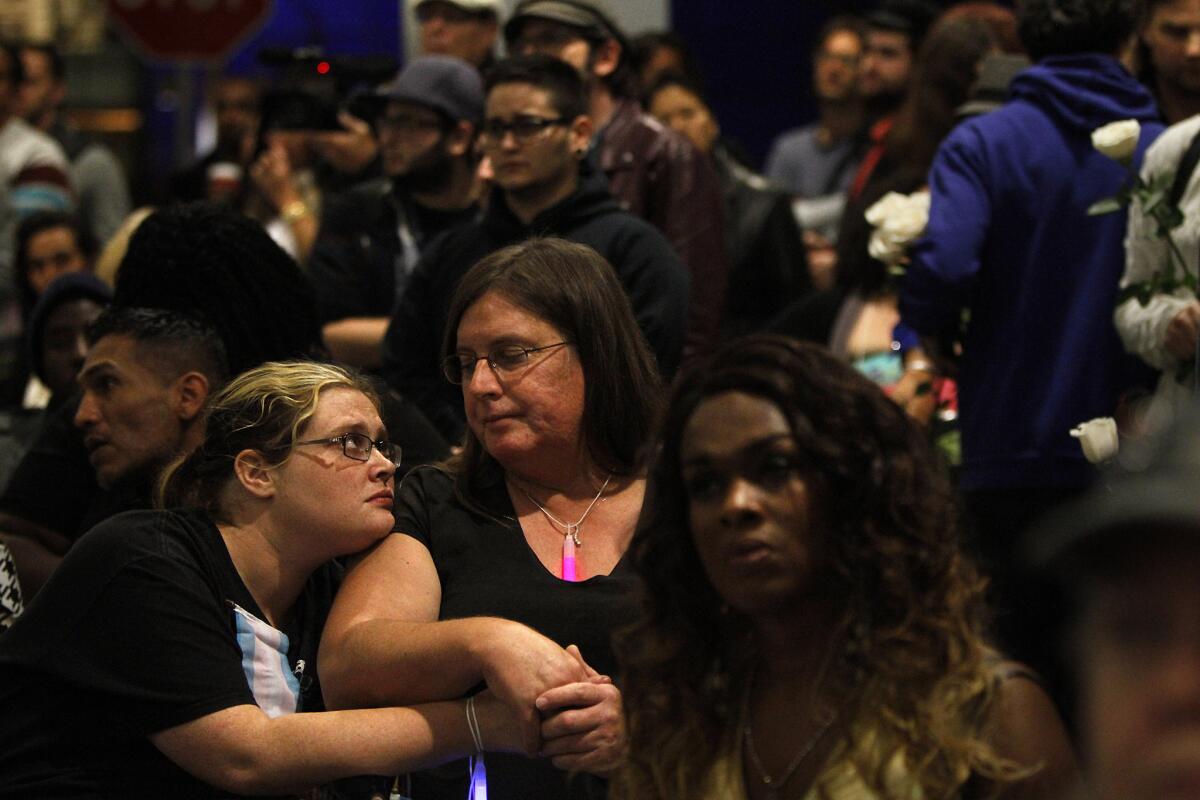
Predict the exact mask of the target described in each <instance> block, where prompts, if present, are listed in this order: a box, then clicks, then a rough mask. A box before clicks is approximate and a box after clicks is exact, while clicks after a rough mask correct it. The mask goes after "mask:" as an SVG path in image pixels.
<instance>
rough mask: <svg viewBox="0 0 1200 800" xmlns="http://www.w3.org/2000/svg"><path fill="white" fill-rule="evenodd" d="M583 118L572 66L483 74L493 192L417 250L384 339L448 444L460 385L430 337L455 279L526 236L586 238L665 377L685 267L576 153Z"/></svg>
mask: <svg viewBox="0 0 1200 800" xmlns="http://www.w3.org/2000/svg"><path fill="white" fill-rule="evenodd" d="M591 133H592V123H591V119H590V118H589V117H588V116H587V103H586V100H585V96H584V89H583V82H582V80H581V79H580V77H579V75H578V73H577V72H576V71H575V70H573V69H571V68H570V67H569V66H567V65H565V64H563V63H562V62H560V61H556V60H554V59H551V58H548V57H546V56H540V57H533V58H528V59H513V60H511V61H502V62H500V63H498V64H497V65H496V66H495V67H493V68H492V69H491V70H490V71H489V72H488V79H487V102H486V116H485V120H484V123H483V126H482V133H481V146H482V149H483V152H484V154H485V155H486V156H487V157H488V158H490V159H491V163H492V169H493V171H494V173H495V178H494V183H495V189H494V190H493V193H492V195H491V198H490V200H489V203H488V205H487V212H486V214H485V215H484V216H483V217H482V218H481V219H479V220H478V221H476V222H473V223H471V224H469V225H466V226H463V227H461V228H458V229H456V230H455V231H453V232H451V233H447V234H445V235H443V236H442V237H441V238H439V239H438V240H437V241H436V242H434V243H433V244H432V245H430V247H429V249H428V250H427V251H426V252H425V253H424V254H422V256H421V263H420V264H418V265H417V269H416V270H415V272H414V273H413V275H412V277H411V278H410V279H409V282H408V287H407V288H406V290H405V292H404V297H403V299H402V301H401V304H400V307H399V310H398V311H397V313H396V315H395V316H394V317H393V319H392V322H391V325H390V326H389V328H388V332H387V338H386V339H385V341H384V376H385V378H386V379H387V380H388V383H390V384H391V385H392V386H394V387H395V388H396V389H398V390H399V391H400V392H401V394H403V395H405V396H406V397H407V398H409V399H410V400H412V401H413V402H414V403H416V404H417V405H418V406H419V407H420V408H421V409H422V410H423V411H424V412H425V414H426V416H427V417H428V418H429V420H430V421H431V422H433V423H434V425H435V426H436V427H437V428H438V429H439V430H440V431H441V432H442V434H443V435H444V436H446V438H447V439H448V440H449V441H458V439H459V438H460V434H461V432H462V429H463V410H462V397H461V393H459V392H458V391H456V390H455V388H454V387H452V386H450V384H448V383H447V382H446V381H445V379H444V378H443V377H442V372H441V341H442V334H443V329H444V328H445V325H446V315H447V313H448V310H449V303H450V298H451V295H452V293H453V291H454V287H455V285H456V284H457V283H458V280H459V278H461V277H462V276H463V274H465V273H466V271H467V270H468V269H470V267H471V266H472V265H474V264H475V263H476V262H477V261H479V260H480V259H481V258H483V257H484V256H486V255H487V254H489V253H491V252H493V251H495V250H499V249H500V248H501V247H504V246H506V245H509V244H514V243H516V242H519V241H522V240H524V239H526V238H528V237H530V236H559V237H562V238H564V239H569V240H571V241H574V242H579V243H580V244H586V245H588V246H590V247H592V248H593V249H595V250H596V251H597V252H599V253H600V255H602V256H603V257H604V258H605V259H606V260H607V261H608V262H609V263H610V264H612V266H613V268H614V269H615V270H616V273H617V276H618V277H619V278H620V280H621V283H622V284H623V285H624V287H625V290H626V291H627V292H628V294H629V297H630V300H631V302H632V304H633V311H634V315H635V317H636V318H637V321H638V324H639V325H640V327H641V329H642V332H643V333H644V334H645V335H646V339H647V341H648V342H649V344H650V348H651V350H653V351H654V353H655V355H656V356H657V358H658V363H659V368H660V369H661V370H662V371H663V372H664V373H665V374H667V375H670V374H671V373H672V372H673V371H674V369H675V367H676V366H677V364H678V362H679V356H680V351H681V349H682V345H683V331H684V321H685V313H686V298H687V290H688V276H687V272H686V270H685V269H684V268H683V266H682V265H681V264H680V263H679V259H678V257H677V256H676V255H675V254H674V252H672V250H671V247H670V245H669V244H668V242H667V241H666V239H664V238H663V236H662V235H661V234H660V233H659V232H658V231H656V230H655V229H654V228H652V227H651V226H650V225H648V224H647V223H645V222H643V221H642V220H639V219H637V218H636V217H634V216H632V215H631V214H629V213H627V212H625V211H623V210H622V209H621V208H620V207H619V206H618V205H617V203H616V201H615V200H614V199H613V198H612V196H611V195H610V194H609V193H608V190H607V189H606V187H605V185H604V178H603V176H601V175H598V174H596V173H595V172H594V170H593V169H592V167H591V165H590V164H589V163H588V162H587V161H586V159H585V154H586V152H587V144H588V139H589V138H590V136H591Z"/></svg>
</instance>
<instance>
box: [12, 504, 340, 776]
mask: <svg viewBox="0 0 1200 800" xmlns="http://www.w3.org/2000/svg"><path fill="white" fill-rule="evenodd" d="M336 585H337V573H336V568H335V567H334V566H332V565H327V566H325V567H322V568H321V569H319V570H317V572H316V573H314V575H313V576H312V577H311V578H310V579H309V582H308V584H307V586H306V587H305V590H304V592H303V593H302V594H301V597H300V599H299V600H298V601H297V603H296V605H295V607H294V610H293V613H292V615H291V617H292V618H291V619H290V620H289V622H288V624H286V625H285V629H284V631H283V634H284V635H285V636H286V637H287V639H286V642H280V644H281V645H282V649H285V650H286V652H287V669H288V672H289V673H290V675H289V674H287V673H284V672H283V668H282V667H283V664H282V661H281V659H280V658H278V657H276V658H274V661H273V664H272V662H271V661H270V659H269V658H265V657H266V656H270V655H271V654H270V653H269V652H267V651H264V650H263V642H262V641H253V640H254V639H255V637H254V635H253V632H252V631H251V632H250V635H249V641H248V640H247V638H246V636H247V624H248V623H247V622H246V620H247V619H248V618H247V617H246V615H245V614H243V613H241V612H239V611H238V610H236V609H235V608H234V605H233V604H236V606H238V607H240V608H241V609H243V610H244V611H245V612H248V613H249V614H250V615H253V617H256V618H257V619H258V620H263V619H265V616H264V615H263V613H262V611H261V609H260V608H259V607H258V605H257V604H256V603H255V602H254V598H253V597H251V595H250V592H249V591H248V590H247V588H246V586H245V584H243V583H242V581H241V578H240V577H239V576H238V573H237V569H236V568H235V566H234V564H233V561H232V560H231V559H230V556H229V551H228V550H227V549H226V547H225V543H224V540H223V539H222V537H221V534H220V532H219V531H218V530H217V528H216V526H215V525H214V524H213V522H212V520H211V519H210V518H209V517H208V516H207V515H206V514H205V513H204V512H201V511H197V510H180V511H132V512H128V513H125V514H120V515H118V516H115V517H113V518H111V519H109V520H107V521H105V522H104V523H102V524H100V525H98V526H97V527H96V528H94V529H93V530H91V531H90V532H88V533H87V534H86V535H85V536H83V537H82V538H81V539H80V540H79V542H78V543H76V545H75V546H74V547H73V548H72V549H71V552H70V553H69V554H68V555H67V557H66V559H65V560H64V561H63V563H62V565H61V566H60V567H59V568H58V569H57V570H56V571H55V573H54V575H53V576H52V577H51V579H50V581H49V582H48V583H47V584H46V586H45V587H44V588H43V589H42V591H41V592H39V593H38V595H37V598H36V599H35V601H34V602H33V603H32V604H31V605H30V607H29V608H28V609H27V610H26V612H25V614H24V615H23V616H22V617H21V618H20V619H19V620H18V621H17V623H16V624H15V625H14V626H13V627H12V628H11V629H10V630H9V631H8V632H7V633H5V634H4V635H3V636H2V637H0V798H8V797H22V798H28V797H37V798H66V797H70V798H89V799H90V798H118V797H120V798H142V797H145V798H150V797H153V798H163V797H170V798H217V797H228V796H229V795H228V794H226V793H222V792H221V791H219V790H217V789H215V788H213V787H212V786H209V785H207V784H204V783H203V782H201V781H199V780H197V779H196V778H194V777H192V776H191V775H189V774H187V773H186V772H184V771H183V770H182V769H180V768H179V767H178V766H176V765H175V764H174V763H173V762H172V761H170V760H169V759H168V758H167V757H166V756H164V755H163V754H162V753H160V752H159V751H158V749H157V748H155V747H154V745H153V744H151V743H150V740H149V739H148V735H149V734H152V733H155V732H157V731H162V730H165V729H167V728H171V727H174V726H176V725H181V724H183V723H185V722H189V721H191V720H194V719H198V718H200V717H203V716H206V715H208V714H211V713H214V712H217V711H220V710H222V709H225V708H230V707H233V706H238V705H245V704H250V703H255V702H256V696H258V697H262V698H264V700H265V698H266V697H267V690H265V689H264V686H263V684H264V681H266V678H264V676H263V672H262V670H261V665H262V664H263V663H266V664H268V667H271V668H274V667H277V669H276V672H277V673H278V674H277V675H276V677H277V678H278V679H280V680H281V681H282V682H283V683H285V684H287V685H289V686H291V688H292V689H293V691H294V693H295V695H294V696H293V698H292V700H293V701H294V702H295V704H296V710H309V711H311V710H320V708H321V707H322V706H321V702H320V687H319V685H318V684H317V682H316V675H315V668H316V649H317V644H318V641H319V638H320V633H321V628H322V626H323V625H324V621H325V616H326V615H327V613H328V610H329V606H330V604H331V602H332V599H333V593H334V591H335V589H336ZM261 624H262V625H264V626H265V623H261ZM266 630H267V631H268V632H271V631H273V629H270V628H269V626H266ZM276 633H277V632H276ZM239 637H241V639H242V643H241V644H239ZM255 648H258V654H257V655H258V658H257V660H256V659H255V652H254V651H255ZM256 669H258V671H255V670H256ZM250 675H252V676H253V678H250V677H248V676H250ZM251 680H253V681H254V684H255V685H254V688H253V689H252V687H251V685H250V683H249V681H251ZM273 688H275V689H278V688H279V686H278V685H273ZM296 695H298V697H297V696H296ZM259 705H264V707H266V703H265V702H260V703H259Z"/></svg>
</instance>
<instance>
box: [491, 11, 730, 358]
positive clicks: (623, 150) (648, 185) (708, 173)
mask: <svg viewBox="0 0 1200 800" xmlns="http://www.w3.org/2000/svg"><path fill="white" fill-rule="evenodd" d="M504 37H505V42H506V44H507V45H508V51H509V52H510V53H519V54H522V55H530V54H534V53H540V54H544V55H549V56H553V57H555V58H557V59H559V60H561V61H565V62H566V63H568V64H570V65H571V66H573V67H575V68H576V69H577V70H579V72H580V73H581V74H582V75H583V76H584V79H585V80H586V81H587V82H588V90H589V105H590V116H591V118H592V121H593V123H594V125H595V129H596V134H595V136H594V137H593V139H592V146H591V152H590V158H591V159H592V161H593V163H594V164H595V165H596V166H598V167H599V169H600V170H601V171H602V172H603V173H604V175H605V177H607V178H608V184H609V189H610V190H611V191H612V193H613V194H614V195H615V196H616V198H617V199H618V200H619V201H620V202H621V204H622V205H624V206H625V207H626V208H627V209H628V210H629V211H630V212H632V213H633V214H636V215H637V216H639V217H641V218H643V219H645V220H647V221H648V222H650V223H652V224H653V225H654V226H656V227H657V228H658V229H659V230H661V231H662V232H663V233H664V234H665V235H666V237H667V239H668V241H670V243H671V245H672V246H673V247H674V248H675V251H676V252H677V253H678V254H679V257H680V259H681V260H682V261H683V263H684V264H685V265H686V266H687V267H688V269H689V270H690V271H691V274H692V288H691V299H690V304H689V306H690V307H689V309H688V330H687V341H686V344H685V349H684V358H685V359H687V358H688V357H690V356H692V355H695V354H696V353H698V352H702V351H703V350H705V349H706V348H707V347H708V346H709V345H710V344H711V343H712V342H713V341H714V338H715V337H716V334H717V328H718V326H719V325H720V324H721V317H722V314H723V313H724V310H725V301H726V287H727V284H728V281H729V256H728V253H727V248H726V243H725V236H724V232H723V230H724V229H723V220H722V210H721V192H720V187H719V184H718V182H717V176H716V173H715V172H714V171H713V168H712V166H711V165H710V164H709V162H708V160H707V159H706V158H705V157H704V156H703V155H702V154H701V153H700V152H699V151H698V150H697V149H696V148H695V147H694V146H693V145H692V144H691V143H690V142H689V141H688V140H687V139H686V138H684V137H683V136H681V135H679V134H677V133H675V132H673V131H671V130H669V129H668V128H667V127H666V126H664V125H663V124H662V123H660V122H658V121H657V120H655V119H654V118H653V117H651V116H650V115H649V114H646V113H645V112H644V111H643V110H642V107H641V105H640V104H639V103H638V101H637V100H636V99H635V92H636V91H637V89H636V76H635V75H634V73H633V70H632V69H631V67H630V65H629V58H628V52H629V48H628V47H627V46H626V41H625V36H624V35H623V34H622V32H621V30H620V28H618V27H617V25H616V24H615V23H614V22H613V21H612V18H611V16H610V15H609V14H607V13H606V12H605V10H604V9H603V7H602V6H601V5H600V4H599V3H597V2H596V0H523V1H522V2H521V3H519V4H518V5H517V7H516V8H515V9H514V10H513V15H512V17H511V18H510V19H509V21H508V23H507V24H505V26H504Z"/></svg>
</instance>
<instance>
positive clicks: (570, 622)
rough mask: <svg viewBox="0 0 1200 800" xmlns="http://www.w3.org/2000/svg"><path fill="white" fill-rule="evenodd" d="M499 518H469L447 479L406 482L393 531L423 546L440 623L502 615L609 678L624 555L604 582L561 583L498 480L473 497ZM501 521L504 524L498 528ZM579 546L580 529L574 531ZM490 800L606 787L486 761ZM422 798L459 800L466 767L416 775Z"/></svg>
mask: <svg viewBox="0 0 1200 800" xmlns="http://www.w3.org/2000/svg"><path fill="white" fill-rule="evenodd" d="M481 499H482V501H483V505H484V507H485V508H486V509H487V510H488V511H489V512H490V513H491V514H493V515H494V516H495V517H497V518H498V519H489V518H488V517H486V516H483V515H481V514H478V513H475V512H472V511H470V510H468V509H467V508H465V507H464V506H463V505H462V504H461V503H460V502H458V500H456V499H455V497H454V488H453V483H452V479H451V478H450V476H448V475H447V474H445V473H444V472H441V471H439V470H437V469H434V468H432V467H419V468H417V469H415V470H413V471H412V472H411V473H409V475H408V476H407V477H406V478H405V479H404V482H403V483H402V484H401V486H400V492H399V496H398V497H397V503H396V530H397V531H400V532H402V533H404V534H407V535H409V536H411V537H412V538H414V539H416V540H417V541H419V542H421V543H422V544H424V545H425V546H426V547H427V548H428V549H429V552H430V555H431V556H432V557H433V563H434V565H435V566H436V567H437V572H438V579H439V580H440V581H441V584H442V607H441V613H440V619H460V618H463V617H481V616H489V617H503V618H505V619H511V620H515V621H517V622H521V623H524V624H525V625H528V626H529V627H531V628H533V629H534V630H536V631H538V632H539V633H542V634H544V635H545V636H547V637H548V638H550V639H553V640H554V641H555V642H558V643H559V644H560V645H562V646H564V647H565V646H567V645H568V644H575V645H578V646H579V649H580V651H581V652H582V653H583V657H584V658H585V659H587V661H588V663H589V664H591V665H592V666H593V667H595V669H597V670H598V671H599V672H601V673H603V674H606V675H614V674H615V670H616V660H615V658H614V656H613V652H612V645H611V636H612V632H613V630H614V629H616V628H617V627H618V626H620V625H622V624H624V623H626V622H628V621H629V620H630V619H632V618H633V616H634V614H635V612H636V607H635V604H634V599H633V596H632V588H633V584H634V576H633V573H632V571H631V570H630V568H629V566H628V564H627V563H626V560H625V559H624V558H622V559H621V560H620V561H619V562H618V563H617V566H616V567H615V568H614V569H613V571H612V574H610V575H598V576H595V577H592V578H589V579H588V580H586V581H580V582H578V583H568V582H566V581H563V580H561V579H560V578H559V577H557V576H556V575H552V574H551V573H550V572H548V571H547V570H546V568H545V567H544V566H543V565H542V562H541V561H539V560H538V557H537V555H536V554H535V553H534V552H533V550H531V549H530V547H529V544H528V542H526V540H525V534H524V532H523V531H522V530H521V526H520V525H519V524H518V523H517V519H516V517H517V515H516V511H515V510H514V509H513V506H512V500H511V498H509V496H508V490H507V489H506V488H505V486H504V482H503V480H501V479H499V478H498V479H497V480H496V481H495V483H494V485H492V486H490V487H488V489H487V490H486V492H485V496H484V497H483V498H481ZM500 520H503V521H504V522H501V521H500ZM580 537H581V539H582V540H583V546H584V548H586V547H587V530H586V528H585V529H584V530H583V531H581V533H580ZM485 760H486V762H487V776H488V791H489V796H492V797H497V798H522V800H541V799H542V798H544V799H545V800H551V799H553V800H561V799H562V798H568V797H572V798H579V797H603V796H604V792H605V787H604V782H603V781H601V780H600V779H598V778H595V777H593V776H590V775H579V776H577V777H576V778H574V779H573V780H569V779H568V776H567V773H565V772H562V771H560V770H557V769H555V768H554V767H553V766H551V764H550V762H549V760H546V759H537V760H531V759H526V758H523V757H520V756H511V755H503V754H499V753H496V754H491V753H489V754H488V755H487V757H486V759H485ZM413 796H414V797H416V798H420V800H433V799H435V798H447V799H449V798H453V800H462V798H464V797H466V796H467V767H466V762H465V761H456V762H453V763H450V764H446V765H444V766H443V767H440V768H438V769H435V770H429V771H427V772H424V773H420V774H418V775H416V776H414V779H413Z"/></svg>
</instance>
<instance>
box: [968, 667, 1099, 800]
mask: <svg viewBox="0 0 1200 800" xmlns="http://www.w3.org/2000/svg"><path fill="white" fill-rule="evenodd" d="M993 671H994V673H995V674H996V677H997V689H996V700H995V703H994V705H993V706H992V713H991V720H990V722H991V725H990V728H991V733H992V736H991V738H992V745H993V746H994V747H995V748H996V752H997V754H998V755H1000V756H1002V757H1003V758H1006V759H1009V760H1011V761H1013V762H1015V763H1016V764H1018V765H1020V766H1022V767H1027V768H1035V769H1036V771H1035V772H1034V773H1033V774H1032V775H1031V776H1030V777H1028V778H1025V779H1023V780H1020V781H1016V782H1014V783H1012V784H1009V785H1008V786H1007V787H1006V788H1005V789H1004V791H1003V792H1001V794H1000V795H999V796H1000V797H1001V798H1004V800H1018V799H1019V800H1041V799H1042V798H1045V800H1051V799H1052V798H1053V799H1054V800H1058V798H1065V797H1073V796H1075V793H1076V791H1077V789H1078V787H1079V785H1080V783H1081V773H1080V771H1079V762H1078V759H1077V757H1076V754H1075V748H1074V746H1073V745H1072V744H1071V739H1070V736H1069V735H1068V733H1067V728H1066V725H1065V724H1064V723H1063V719H1062V716H1061V715H1060V714H1059V712H1058V709H1057V708H1056V707H1055V705H1054V701H1052V700H1051V699H1050V696H1049V695H1048V694H1047V693H1046V690H1045V689H1044V688H1043V687H1042V684H1041V681H1040V680H1039V679H1038V677H1037V675H1036V673H1034V672H1033V671H1032V670H1031V669H1030V668H1029V667H1027V666H1025V665H1023V664H1019V663H1017V662H1014V661H1000V662H997V664H996V666H995V667H994V668H993Z"/></svg>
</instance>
